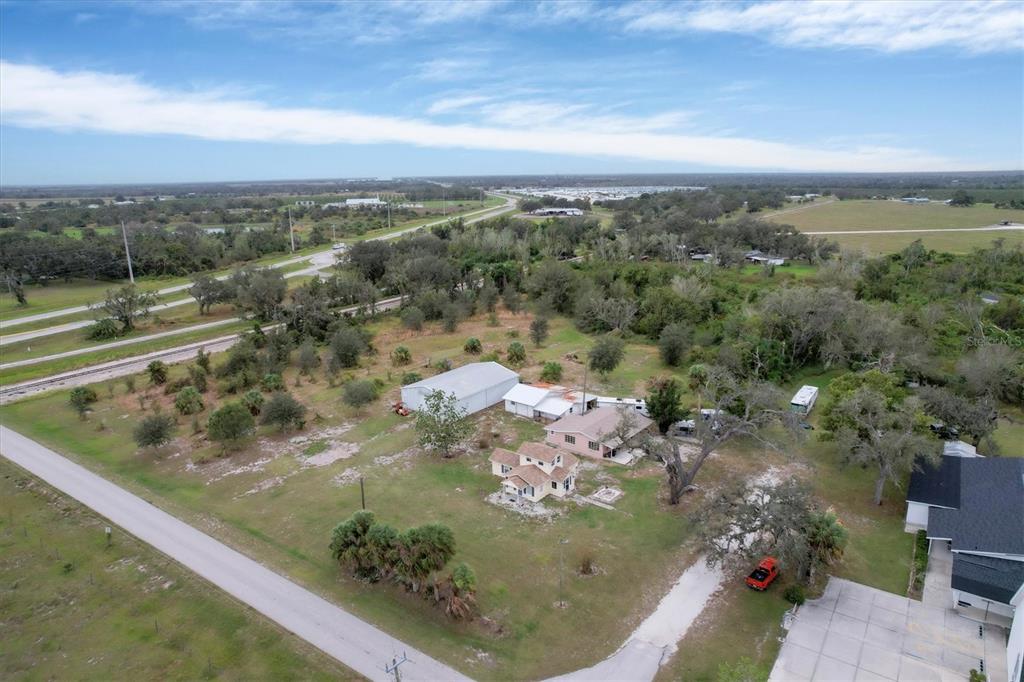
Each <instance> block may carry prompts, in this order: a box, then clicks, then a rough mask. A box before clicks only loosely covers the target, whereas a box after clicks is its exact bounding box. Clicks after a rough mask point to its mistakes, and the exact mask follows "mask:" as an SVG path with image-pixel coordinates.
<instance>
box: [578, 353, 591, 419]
mask: <svg viewBox="0 0 1024 682" xmlns="http://www.w3.org/2000/svg"><path fill="white" fill-rule="evenodd" d="M589 360H590V358H589V357H585V358H583V407H582V408H581V409H580V414H586V413H587V374H588V373H589V371H590V362H589Z"/></svg>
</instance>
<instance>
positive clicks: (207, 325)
mask: <svg viewBox="0 0 1024 682" xmlns="http://www.w3.org/2000/svg"><path fill="white" fill-rule="evenodd" d="M240 319H241V318H238V317H231V318H228V319H226V320H214V321H213V322H204V323H202V324H194V325H190V326H188V327H178V328H177V329H171V330H168V331H165V332H159V333H157V334H148V335H146V336H136V337H132V338H130V339H121V340H120V341H111V342H110V343H101V344H98V345H95V346H81V347H79V348H75V349H74V350H68V351H64V352H63V353H53V354H52V355H42V356H40V357H37V358H26V359H24V360H15V361H13V362H4V363H0V369H13V368H15V367H25V366H28V365H38V364H39V363H41V362H50V361H52V360H60V359H61V358H72V357H74V356H76V355H84V354H85V353H95V352H97V351H103V350H109V349H111V348H120V347H122V346H131V345H133V344H136V343H146V342H148V341H156V340H157V339H163V338H167V337H168V336H178V335H179V334H188V333H191V332H198V331H202V330H203V329H213V328H214V327H223V326H224V325H226V324H231V323H232V322H238V321H239V320H240Z"/></svg>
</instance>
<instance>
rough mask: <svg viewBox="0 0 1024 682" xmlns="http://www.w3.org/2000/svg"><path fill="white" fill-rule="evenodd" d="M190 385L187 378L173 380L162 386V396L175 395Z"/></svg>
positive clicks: (190, 381)
mask: <svg viewBox="0 0 1024 682" xmlns="http://www.w3.org/2000/svg"><path fill="white" fill-rule="evenodd" d="M191 385H192V380H191V379H189V378H188V377H181V378H180V379H175V380H174V381H168V382H167V383H166V384H164V395H174V394H175V393H177V392H178V391H180V390H181V389H183V388H185V387H186V386H191Z"/></svg>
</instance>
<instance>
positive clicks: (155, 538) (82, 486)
mask: <svg viewBox="0 0 1024 682" xmlns="http://www.w3.org/2000/svg"><path fill="white" fill-rule="evenodd" d="M0 454H2V455H3V456H4V457H6V458H7V459H9V460H10V461H12V462H14V463H15V464H17V465H19V466H21V467H22V468H24V469H26V470H27V471H29V472H30V473H32V474H33V475H35V476H38V477H39V478H41V479H43V480H44V481H46V482H47V483H49V484H50V485H52V486H53V487H55V488H57V489H58V490H61V491H63V492H64V493H66V494H68V495H70V496H71V497H73V498H75V499H76V500H78V501H79V502H81V503H82V504H84V505H85V506H87V507H90V508H91V509H93V510H94V511H96V512H97V513H99V514H101V515H102V516H104V517H106V518H107V519H109V520H110V521H111V522H112V523H114V524H116V525H117V526H120V527H121V528H123V529H124V530H126V531H128V532H129V533H131V534H132V535H134V536H136V537H137V538H139V539H140V540H142V541H143V542H146V543H148V544H150V545H152V546H153V547H155V548H157V549H158V550H160V551H161V552H163V553H164V554H166V555H167V556H169V557H171V558H173V559H174V560H176V561H178V562H179V563H181V564H182V565H183V566H185V567H186V568H189V569H191V570H192V571H194V572H196V573H198V574H199V575H200V576H202V577H203V578H205V579H206V580H209V581H210V582H211V583H213V584H214V585H216V586H217V587H219V588H221V589H222V590H224V591H225V592H227V593H228V594H230V595H232V596H233V597H235V598H236V599H238V600H239V601H241V602H243V603H244V604H247V605H249V606H251V607H252V608H253V609H255V610H256V611H259V612H260V613H262V614H263V615H264V616H266V617H267V618H269V619H270V620H272V621H274V622H275V623H277V624H278V625H280V626H281V627H283V628H284V629H285V630H288V631H290V632H292V633H294V634H295V635H296V636H298V637H301V638H302V639H304V640H306V641H307V642H309V643H310V644H312V645H313V646H315V647H317V648H318V649H320V650H322V651H324V652H325V653H327V654H328V655H330V656H332V657H334V658H335V659H337V660H338V661H341V662H342V663H344V664H345V665H346V666H348V667H349V668H352V669H353V670H355V671H356V672H357V673H359V674H360V675H364V676H366V677H368V678H370V679H371V680H382V681H383V680H389V679H393V678H392V677H389V676H388V675H387V674H386V673H385V672H384V665H385V663H386V662H387V661H389V660H391V657H392V656H394V655H399V656H401V655H402V653H403V652H404V653H405V654H407V655H408V657H409V662H408V663H405V664H403V665H402V667H401V673H402V678H403V679H405V680H468V679H469V678H467V677H465V676H464V675H462V674H461V673H459V672H458V671H456V670H454V669H452V668H450V667H448V666H446V665H444V664H443V663H441V662H439V661H437V660H435V659H433V658H431V657H430V656H427V655H426V654H424V653H423V652H421V651H418V650H416V649H414V648H413V647H411V646H409V645H407V644H405V643H404V642H401V641H399V640H397V639H395V638H394V637H392V636H390V635H388V634H387V633H386V632H384V631H382V630H380V629H378V628H376V627H374V626H373V625H370V624H369V623H367V622H365V621H362V620H360V619H359V618H356V617H355V616H353V615H352V614H350V613H348V612H347V611H344V610H343V609H340V608H338V607H337V606H335V605H333V604H331V603H330V602H328V601H326V600H325V599H323V598H321V597H318V596H317V595H315V594H313V593H312V592H310V591H309V590H306V589H304V588H302V587H300V586H299V585H297V584H295V583H293V582H291V581H290V580H287V579H286V578H284V577H282V576H280V575H278V574H277V573H274V572H273V571H271V570H269V569H267V568H266V567H264V566H263V565H262V564H259V563H257V562H256V561H253V560H252V559H250V558H249V557H247V556H245V555H244V554H241V553H239V552H236V551H235V550H233V549H231V548H230V547H228V546H227V545H225V544H223V543H221V542H218V541H217V540H214V539H213V538H211V537H210V536H209V535H206V534H205V533H202V532H200V531H198V530H196V529H195V528H193V527H191V526H189V525H188V524H186V523H184V522H183V521H179V520H178V519H176V518H174V517H173V516H171V515H170V514H168V513H167V512H164V511H161V510H160V509H158V508H157V507H155V506H153V505H152V504H150V503H149V502H146V501H145V500H143V499H142V498H140V497H137V496H135V495H133V494H131V493H129V492H128V491H126V490H124V489H122V488H120V487H118V486H116V485H114V484H113V483H111V482H109V481H107V480H105V479H103V478H101V477H100V476H97V475H96V474H94V473H92V472H90V471H88V470H87V469H85V468H84V467H81V466H79V465H78V464H75V463H73V462H71V461H69V460H67V459H65V458H64V457H61V456H60V455H58V454H57V453H55V452H53V451H52V450H50V449H48V448H45V447H43V446H42V445H40V444H38V443H36V442H35V441H32V440H30V439H28V438H25V437H24V436H22V435H21V434H19V433H17V432H15V431H12V430H10V429H8V428H6V427H3V426H0Z"/></svg>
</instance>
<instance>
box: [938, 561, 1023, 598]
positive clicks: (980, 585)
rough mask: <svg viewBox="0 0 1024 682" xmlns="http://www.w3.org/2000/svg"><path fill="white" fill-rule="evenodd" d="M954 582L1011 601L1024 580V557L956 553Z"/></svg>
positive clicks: (956, 587) (957, 586)
mask: <svg viewBox="0 0 1024 682" xmlns="http://www.w3.org/2000/svg"><path fill="white" fill-rule="evenodd" d="M950 584H951V585H952V587H953V589H954V590H963V591H964V592H970V593H971V594H976V595H978V596H979V597H985V598H986V599H991V600H993V601H997V602H1000V603H1003V604H1009V603H1010V600H1011V599H1012V598H1013V595H1015V594H1017V590H1019V589H1020V586H1021V584H1024V561H1011V560H1009V559H999V558H997V557H990V556H979V555H977V554H960V553H956V554H954V555H953V580H952V582H951V583H950Z"/></svg>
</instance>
